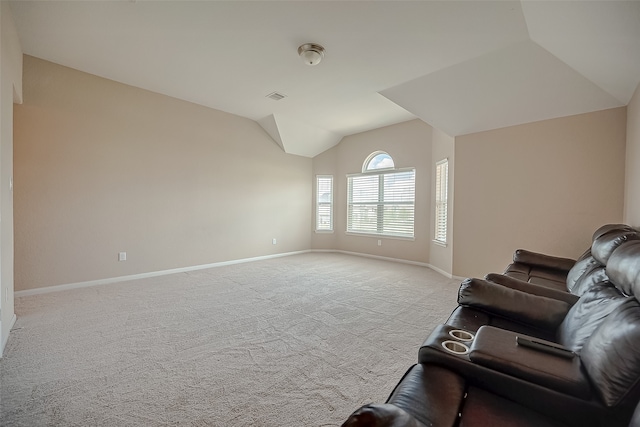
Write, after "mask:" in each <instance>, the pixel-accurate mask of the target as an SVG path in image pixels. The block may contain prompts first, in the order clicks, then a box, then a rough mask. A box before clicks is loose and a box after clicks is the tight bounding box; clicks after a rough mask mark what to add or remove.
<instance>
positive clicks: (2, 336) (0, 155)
mask: <svg viewBox="0 0 640 427" xmlns="http://www.w3.org/2000/svg"><path fill="white" fill-rule="evenodd" d="M0 46H1V48H0V49H1V50H0V52H1V53H0V118H1V123H0V309H1V311H2V315H1V316H0V324H1V327H0V355H2V350H3V349H4V346H5V344H6V342H7V339H8V338H9V330H10V328H11V326H12V324H13V321H14V319H15V314H14V305H13V289H14V283H13V277H14V270H13V260H14V250H13V193H12V191H11V184H10V183H11V177H12V174H13V103H14V102H21V99H22V48H21V47H20V40H19V39H18V33H17V31H16V27H15V24H14V22H13V17H12V16H11V9H10V8H9V3H8V2H6V1H3V2H0Z"/></svg>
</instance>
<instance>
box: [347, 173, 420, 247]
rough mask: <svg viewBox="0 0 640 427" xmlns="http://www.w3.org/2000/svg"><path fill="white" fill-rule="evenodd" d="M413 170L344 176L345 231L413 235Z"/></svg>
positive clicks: (397, 235)
mask: <svg viewBox="0 0 640 427" xmlns="http://www.w3.org/2000/svg"><path fill="white" fill-rule="evenodd" d="M415 176H416V172H415V169H407V170H400V171H398V170H392V171H379V172H368V173H363V174H357V175H349V176H347V186H348V188H347V231H348V232H351V233H364V234H376V235H383V236H395V237H411V238H412V237H413V236H414V212H415Z"/></svg>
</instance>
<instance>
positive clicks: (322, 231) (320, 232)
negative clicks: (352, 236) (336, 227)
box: [315, 230, 333, 234]
mask: <svg viewBox="0 0 640 427" xmlns="http://www.w3.org/2000/svg"><path fill="white" fill-rule="evenodd" d="M315 232H316V233H317V234H333V230H315Z"/></svg>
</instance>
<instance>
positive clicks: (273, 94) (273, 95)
mask: <svg viewBox="0 0 640 427" xmlns="http://www.w3.org/2000/svg"><path fill="white" fill-rule="evenodd" d="M286 97H287V95H284V94H282V93H278V92H271V93H270V94H269V95H267V98H269V99H273V100H274V101H280V100H281V99H282V98H286Z"/></svg>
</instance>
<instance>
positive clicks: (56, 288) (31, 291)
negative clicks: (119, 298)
mask: <svg viewBox="0 0 640 427" xmlns="http://www.w3.org/2000/svg"><path fill="white" fill-rule="evenodd" d="M309 252H333V253H342V254H347V255H355V256H360V257H365V258H374V259H380V260H384V261H392V262H399V263H402V264H411V265H418V266H421V267H427V268H430V269H431V270H433V271H435V272H437V273H440V274H442V275H443V276H445V277H447V278H449V279H455V280H458V279H460V281H462V280H464V278H459V277H457V276H452V275H451V274H450V273H447V272H446V271H444V270H442V269H439V268H438V267H434V266H432V265H431V264H428V263H425V262H419V261H410V260H406V259H400V258H391V257H384V256H379V255H371V254H365V253H361V252H350V251H340V250H335V249H311V250H304V251H296V252H285V253H281V254H274V255H265V256H259V257H253V258H242V259H237V260H232V261H222V262H214V263H211V264H202V265H195V266H191V267H181V268H173V269H169V270H161V271H152V272H149V273H140V274H131V275H128V276H119V277H110V278H107V279H98V280H89V281H86V282H76V283H68V284H64V285H55V286H45V287H43V288H35V289H27V290H24V291H16V292H15V293H14V297H15V298H20V297H27V296H30V295H39V294H47V293H50V292H60V291H68V290H71V289H79V288H88V287H91V286H100V285H108V284H111V283H119V282H125V281H128V280H136V279H146V278H149V277H157V276H166V275H168V274H176V273H185V272H188V271H196V270H204V269H207V268H215V267H223V266H225V265H233V264H243V263H246V262H254V261H262V260H266V259H272V258H280V257H285V256H291V255H298V254H304V253H309ZM14 322H15V320H14ZM12 326H13V325H12Z"/></svg>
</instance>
